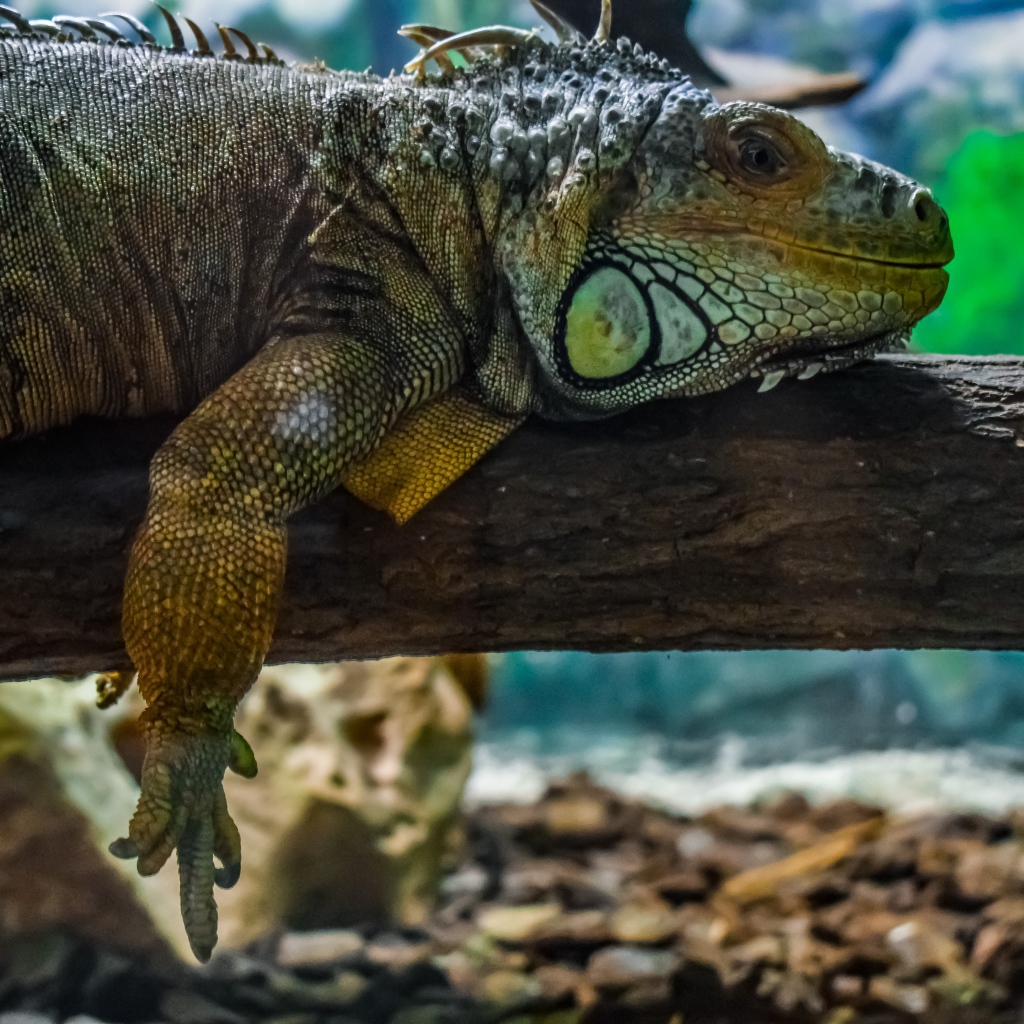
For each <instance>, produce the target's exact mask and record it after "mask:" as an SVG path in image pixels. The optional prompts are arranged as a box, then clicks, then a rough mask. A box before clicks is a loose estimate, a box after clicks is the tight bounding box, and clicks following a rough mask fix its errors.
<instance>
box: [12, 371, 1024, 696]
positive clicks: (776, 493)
mask: <svg viewBox="0 0 1024 1024" xmlns="http://www.w3.org/2000/svg"><path fill="white" fill-rule="evenodd" d="M172 425H173V424H172V423H171V421H169V420H163V421H123V422H120V423H109V422H100V421H90V422H84V421H83V422H80V423H78V424H75V425H73V426H71V427H69V428H66V429H62V430H59V431H53V432H51V433H50V434H48V435H45V436H43V437H39V438H33V439H29V440H26V441H21V442H15V443H9V444H5V445H3V446H2V448H0V566H2V577H0V578H2V581H3V585H2V589H0V678H18V677H22V678H24V677H28V676H40V675H46V674H81V673H85V672H88V671H96V670H101V669H109V668H116V667H121V666H124V665H125V664H126V655H125V652H124V648H123V645H122V642H121V638H120V611H119V602H120V596H121V584H122V578H123V574H124V569H125V565H126V561H127V555H128V549H129V546H130V543H131V538H132V535H133V532H134V529H135V527H136V525H137V523H138V522H139V520H140V518H141V516H142V513H143V509H144V507H145V500H146V488H147V479H146V468H147V463H148V460H149V458H150V457H151V456H152V454H153V452H154V451H155V449H156V448H157V446H158V445H159V443H160V442H161V441H162V440H163V438H164V437H165V436H166V435H167V433H168V432H169V430H170V429H171V427H172ZM1022 446H1024V362H1022V361H1020V360H1017V359H1011V358H1004V357H997V358H990V359H967V358H959V359H943V358H938V357H899V358H897V357H883V358H881V359H878V360H876V361H875V362H873V363H870V364H867V365H864V366H861V367H858V368H857V369H854V370H850V371H846V372H842V373H837V374H834V375H831V376H824V375H823V376H819V377H817V378H814V379H813V380H811V381H806V382H796V381H789V380H787V381H783V382H782V383H781V384H780V385H779V387H777V388H776V389H775V390H774V391H772V392H770V393H769V394H766V395H759V394H756V393H755V385H754V383H749V384H744V385H741V386H739V387H736V388H733V389H731V390H730V391H728V392H725V393H722V394H719V395H714V396H709V397H707V398H701V399H693V400H682V401H673V402H661V403H655V404H652V405H650V406H647V407H645V408H642V409H638V410H636V411H635V412H633V413H631V414H629V415H626V416H623V417H618V418H616V419H613V420H607V421H604V422H601V423H591V424H572V425H560V424H545V423H540V422H531V423H529V424H528V425H527V426H525V427H524V428H522V429H521V430H520V431H518V432H517V433H516V434H515V435H514V436H513V437H512V438H510V439H509V440H508V441H506V442H505V443H504V444H503V445H502V446H501V447H500V448H499V449H497V450H496V451H495V452H493V453H492V454H491V455H490V456H488V457H487V458H486V459H485V460H484V461H483V462H482V463H481V464H480V465H478V466H477V467H475V468H474V469H473V470H472V471H471V472H470V473H469V474H467V476H466V477H464V478H463V479H462V480H460V481H459V482H458V483H457V484H455V485H454V486H453V487H451V488H450V489H449V490H448V491H447V492H445V493H444V494H443V495H441V496H440V497H439V498H438V499H436V500H435V501H434V503H433V504H432V505H430V506H429V507H428V508H427V509H425V510H424V511H423V512H421V513H420V514H419V515H418V516H417V517H416V518H414V519H413V520H412V522H411V523H409V524H408V525H407V526H405V527H401V528H399V527H395V526H394V525H392V524H391V523H390V521H389V520H387V519H386V518H385V517H384V516H383V515H381V514H380V513H377V512H374V511H372V510H370V509H368V508H366V507H365V506H362V505H361V504H360V503H359V502H357V501H356V500H355V499H354V498H352V497H351V496H350V495H348V494H345V493H343V492H338V493H335V494H333V495H332V496H330V497H329V498H328V499H326V500H325V501H323V502H321V503H320V504H318V505H316V506H314V507H312V508H310V509H307V510H306V511H304V512H303V513H301V514H300V515H298V516H296V517H295V519H294V520H293V522H292V527H291V550H290V555H289V569H288V583H287V588H286V596H285V602H284V608H283V610H282V614H281V617H280V620H279V623H278V630H277V635H276V639H275V641H274V645H273V648H272V651H271V657H270V660H271V661H274V662H283V661H307V662H308V661H328V660H337V659H342V658H362V657H377V656H382V655H388V654H399V653H402V654H428V653H439V652H454V651H476V650H490V651H500V650H509V649H515V648H533V649H572V648H576V649H585V650H591V651H621V650H641V649H644V650H651V649H682V650H687V649H698V648H704V649H707V648H724V649H737V648H772V647H792V648H819V647H832V648H850V647H864V648H868V647H962V648H1016V647H1021V646H1024V643H1022V639H1021V637H1022V626H1024V524H1022V519H1021V510H1022V507H1024V452H1022V451H1021V450H1020V448H1021V447H1022Z"/></svg>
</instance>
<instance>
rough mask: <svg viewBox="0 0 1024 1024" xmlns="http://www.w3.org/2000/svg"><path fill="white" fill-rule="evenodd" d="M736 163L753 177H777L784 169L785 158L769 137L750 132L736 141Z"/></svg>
mask: <svg viewBox="0 0 1024 1024" xmlns="http://www.w3.org/2000/svg"><path fill="white" fill-rule="evenodd" d="M736 148H737V150H738V153H737V163H738V164H739V166H740V167H741V168H742V169H743V170H744V171H746V172H747V173H748V174H750V175H753V176H754V177H762V178H775V177H779V176H780V175H781V173H782V172H784V171H785V169H786V158H785V157H784V156H783V155H782V154H781V153H780V152H779V150H778V148H777V147H776V146H775V144H774V143H772V142H771V140H770V139H767V138H765V137H764V136H763V135H761V134H760V133H757V132H752V133H750V134H749V135H747V136H746V137H745V138H742V139H740V140H738V143H737V147H736Z"/></svg>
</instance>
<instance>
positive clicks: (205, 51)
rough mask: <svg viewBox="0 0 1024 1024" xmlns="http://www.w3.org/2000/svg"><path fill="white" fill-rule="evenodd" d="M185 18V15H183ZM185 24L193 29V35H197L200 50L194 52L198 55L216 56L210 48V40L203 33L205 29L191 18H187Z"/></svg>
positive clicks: (197, 44)
mask: <svg viewBox="0 0 1024 1024" xmlns="http://www.w3.org/2000/svg"><path fill="white" fill-rule="evenodd" d="M182 17H183V18H185V15H184V14H183V15H182ZM185 24H186V25H188V27H189V28H190V29H191V30H192V35H194V36H195V37H196V46H198V47H199V49H198V50H194V51H193V52H194V53H195V55H196V56H197V57H214V56H216V54H215V53H214V52H213V50H211V49H210V42H209V40H208V39H207V38H206V36H205V35H204V33H203V30H202V29H201V28H200V27H199V26H198V25H197V24H196V23H195V22H194V21H193V20H192V19H191V18H185Z"/></svg>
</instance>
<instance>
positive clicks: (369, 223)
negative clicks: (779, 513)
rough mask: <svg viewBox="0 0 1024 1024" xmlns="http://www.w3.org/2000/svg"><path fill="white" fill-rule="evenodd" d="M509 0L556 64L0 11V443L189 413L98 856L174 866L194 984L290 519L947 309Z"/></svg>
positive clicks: (138, 606) (507, 47)
mask: <svg viewBox="0 0 1024 1024" xmlns="http://www.w3.org/2000/svg"><path fill="white" fill-rule="evenodd" d="M535 6H537V8H538V10H539V11H540V12H541V13H542V14H543V15H544V16H545V17H546V18H548V20H550V21H551V22H553V23H554V24H555V26H556V28H557V30H558V31H559V33H560V35H561V37H562V41H561V42H560V43H559V44H557V45H549V44H545V43H543V42H541V41H540V40H539V39H538V38H536V36H535V35H532V34H525V33H517V32H514V31H513V30H510V29H500V28H492V29H486V30H478V31H477V32H473V33H468V34H464V35H462V36H456V37H454V38H446V36H448V34H447V33H443V32H441V31H440V30H436V29H430V28H428V27H424V26H417V27H413V28H411V29H410V30H409V32H408V34H410V35H412V36H413V37H414V38H416V39H418V40H419V41H421V42H422V43H423V44H424V45H425V46H427V47H428V49H427V50H426V52H425V53H424V54H421V57H420V59H419V60H418V61H417V62H414V63H415V64H416V68H415V69H414V70H415V71H416V74H414V75H405V76H400V77H393V78H389V79H380V78H376V77H373V76H371V75H354V74H340V73H334V72H329V71H325V70H322V69H319V68H314V67H302V66H295V67H285V66H282V65H281V64H280V62H278V61H276V59H275V58H274V57H273V54H272V53H270V52H269V51H265V50H264V51H263V53H262V54H261V53H260V51H258V50H257V49H256V47H254V46H253V45H252V44H251V43H249V41H248V40H247V39H246V38H245V37H244V36H243V35H242V34H241V33H235V36H236V38H237V39H239V40H240V41H241V43H242V44H244V45H245V47H246V49H247V51H248V56H247V57H241V56H240V55H239V54H238V53H236V52H234V47H233V46H232V45H231V36H230V35H229V34H228V30H221V37H222V39H223V40H224V41H225V44H226V46H227V48H228V52H226V53H225V54H224V55H222V56H220V57H216V58H214V57H213V55H212V53H211V51H210V47H209V45H208V44H207V42H206V40H205V38H204V37H203V36H202V34H201V33H199V32H197V41H198V49H197V50H195V51H192V52H189V51H188V50H186V49H185V47H184V41H183V40H182V38H181V33H180V30H179V28H178V26H177V25H176V24H175V23H173V21H171V24H172V25H173V33H174V35H173V45H172V47H170V48H161V47H158V46H156V45H155V44H154V43H153V42H152V37H150V36H148V33H146V32H145V30H144V29H143V30H142V32H143V35H142V36H141V39H140V41H138V42H130V41H129V40H128V39H126V38H125V36H124V35H122V33H121V31H120V30H119V29H118V27H117V26H116V25H114V24H113V22H112V21H110V20H103V19H84V20H83V19H62V20H61V19H58V20H55V21H54V22H47V21H41V22H32V23H29V22H26V21H25V20H24V19H23V18H21V17H20V15H17V14H16V13H14V12H12V11H9V10H8V9H5V8H0V15H2V16H3V17H4V18H5V19H7V23H8V24H7V27H6V28H5V29H4V31H3V32H2V33H0V35H2V38H0V184H2V188H0V203H2V210H0V437H15V436H19V435H25V434H29V433H33V432H37V431H40V430H45V429H47V428H49V427H52V426H55V425H57V424H60V423H66V422H68V421H69V420H71V419H73V418H74V417H76V416H78V415H80V414H84V413H93V414H101V415H108V416H139V415H145V414H148V413H155V412H159V411H172V412H178V413H188V416H187V417H186V418H185V419H184V420H183V422H182V423H181V425H180V426H179V427H178V428H177V429H176V430H175V431H174V433H173V434H172V436H171V437H170V439H169V440H168V441H167V443H166V444H165V445H164V446H163V447H162V448H161V449H160V451H159V452H158V453H157V455H156V457H155V458H154V461H153V465H152V474H151V495H150V502H149V507H148V510H147V513H146V518H145V521H144V523H143V524H142V527H141V529H140V531H139V534H138V536H137V538H136V540H135V544H134V547H133V550H132V554H131V561H130V566H129V570H128V578H127V586H126V594H125V604H124V633H125V640H126V642H127V646H128V650H129V653H130V654H131V657H132V660H133V662H134V664H135V666H136V668H137V669H138V673H139V686H140V688H141V691H142V694H143V696H144V697H145V698H146V701H147V702H148V708H147V710H146V712H145V714H144V718H143V724H144V730H145V736H146V743H147V753H146V760H145V766H144V770H143V783H142V794H141V797H140V800H139V806H138V810H137V812H136V814H135V816H134V818H133V819H132V822H131V825H130V830H129V838H127V839H124V840H120V841H118V843H116V844H115V845H114V852H116V853H118V854H119V855H121V856H132V857H134V856H137V857H138V868H139V871H140V872H142V873H143V874H148V873H152V872H155V871H156V870H158V869H159V868H160V867H161V865H162V864H163V863H164V861H165V860H166V859H167V857H168V856H169V854H170V853H171V851H172V850H174V849H175V848H176V849H177V853H178V863H179V870H180V874H181V891H182V912H183V915H184V919H185V923H186V926H187V928H188V932H189V937H190V940H191V943H192V947H193V950H194V951H195V953H196V955H197V956H198V957H199V958H200V959H206V958H207V957H208V956H209V955H210V952H211V950H212V948H213V945H214V943H215V941H216V907H215V904H214V901H213V885H214V882H215V881H216V882H218V883H219V884H222V885H230V884H232V882H233V880H234V879H235V878H237V876H238V872H239V866H240V850H239V839H238V832H237V830H236V829H235V827H234V824H233V823H232V821H231V818H230V816H229V814H228V810H227V806H226V803H225V799H224V794H223V789H222V785H221V781H222V777H223V773H224V770H225V768H226V767H229V766H230V767H233V768H235V769H236V770H239V771H242V772H243V773H247V772H251V771H254V770H255V765H254V764H253V763H252V758H251V754H250V753H249V752H248V748H247V747H246V745H245V743H244V741H243V740H242V739H241V738H240V737H238V736H237V734H235V733H234V732H233V730H232V716H233V713H234V710H235V706H236V704H237V703H238V701H239V699H240V698H241V697H242V695H243V694H244V693H245V692H246V690H247V689H248V688H249V686H250V684H251V683H252V681H253V680H254V678H255V676H256V674H257V672H258V670H259V668H260V666H261V664H262V661H263V657H264V655H265V653H266V650H267V647H268V645H269V642H270V638H271V633H272V631H273V626H274V618H275V615H276V611H277V607H278V603H279V599H280V592H281V586H282V579H283V574H284V564H285V545H286V533H285V521H286V519H287V517H288V515H289V514H290V513H292V512H293V511H295V510H296V509H298V508H300V507H301V506H303V505H305V504H306V503H308V502H310V501H313V500H315V499H317V498H318V497H320V496H322V495H324V494H326V493H327V492H328V491H330V490H331V489H332V488H334V487H336V486H338V484H345V485H346V486H348V487H349V488H350V489H351V490H353V491H354V492H355V493H356V494H358V495H360V496H361V497H363V498H364V499H366V500H367V501H369V502H370V503H371V504H374V505H376V506H377V507H380V508H383V509H387V510H388V511H390V512H391V513H392V514H393V515H394V516H395V517H396V518H397V519H399V520H404V519H406V518H408V517H409V516H410V515H412V514H413V513H414V512H415V511H416V510H417V509H418V508H420V507H421V506H422V505H423V504H424V503H425V502H427V501H428V500H429V499H430V498H431V497H432V496H433V495H435V494H437V493H438V492H439V491H441V490H442V489H443V488H444V487H446V486H447V485H448V484H449V483H450V482H451V481H452V480H454V479H455V478H456V477H458V476H459V475H460V474H461V473H462V472H464V471H465V470H466V469H467V468H468V467H469V466H471V465H472V464H473V463H474V462H475V461H476V460H478V459H479V458H480V457H481V456H482V455H483V454H484V453H485V452H486V451H487V450H488V449H489V448H491V447H492V446H493V445H494V444H495V443H496V442H498V441H499V440H500V439H501V438H502V437H504V436H505V435H506V434H508V433H509V432H510V431H511V430H513V429H514V428H515V427H516V426H517V425H518V424H519V423H520V422H522V420H523V419H524V418H525V417H526V416H527V415H529V414H531V413H539V414H540V415H542V416H547V417H553V418H564V419H586V418H592V417H600V416H606V415H609V414H612V413H615V412H617V411H619V410H622V409H625V408H628V407H630V406H633V405H636V404H638V403H640V402H645V401H648V400H651V399H655V398H663V397H668V396H680V395H694V394H700V393H704V392H708V391H714V390H717V389H720V388H724V387H726V386H728V385H730V384H733V383H736V382H739V381H743V380H745V379H747V378H751V377H757V378H760V379H761V381H762V388H764V387H772V386H774V385H775V384H776V383H777V382H778V381H779V380H780V379H781V378H782V377H783V376H787V375H794V376H796V375H798V376H800V377H806V376H808V375H810V374H812V373H814V372H817V370H819V369H823V368H824V369H831V368H835V367H840V366H845V365H848V364H849V363H851V362H854V361H856V360H858V359H862V358H865V357H867V356H869V355H871V354H872V353H874V352H876V351H879V350H881V349H886V348H891V347H893V346H896V345H898V344H899V343H900V342H901V341H902V340H903V339H904V338H905V337H906V334H907V331H908V330H909V328H910V327H911V326H912V324H913V323H915V322H916V321H917V320H919V319H920V318H921V317H922V316H924V315H925V314H926V313H927V312H929V311H930V310H931V309H933V308H934V307H935V306H936V305H937V304H938V303H939V301H940V300H941V297H942V294H943V292H944V289H945V286H946V280H947V277H946V273H945V271H944V270H943V269H942V267H943V265H944V264H945V263H947V262H948V261H949V260H950V258H951V257H952V247H951V242H950V235H949V228H948V223H947V220H946V217H945V214H944V213H943V212H942V211H941V210H940V209H939V207H938V206H937V205H936V203H935V202H934V200H933V199H932V197H931V195H930V193H929V192H928V191H927V190H926V189H923V188H921V187H919V186H918V185H916V184H915V183H914V182H911V181H909V180H907V179H905V178H903V177H901V176H900V175H898V174H897V173H895V172H894V171H891V170H888V169H887V168H884V167H881V166H879V165H877V164H874V163H872V162H870V161H868V160H864V159H862V158H860V157H856V156H851V155H848V154H844V153H839V152H835V151H833V150H830V149H828V148H826V147H825V145H824V144H823V143H822V142H821V141H820V140H819V139H818V137H817V136H816V135H815V134H814V133H813V132H812V131H810V130H809V129H808V128H807V127H805V126H804V125H803V124H802V123H801V122H799V121H797V120H796V119H795V118H793V117H792V116H790V115H788V114H784V113H782V112H780V111H777V110H773V109H771V108H767V107H762V106H758V105H754V104H742V103H733V104H728V105H726V106H717V105H715V104H714V103H713V102H712V99H711V97H710V95H709V94H708V93H706V92H703V91H700V90H698V89H695V88H694V87H693V86H692V85H691V84H690V82H689V81H688V79H686V78H685V77H684V76H682V75H681V74H680V73H679V72H678V71H676V70H674V69H672V68H671V67H669V66H667V65H666V64H664V63H663V62H660V61H659V60H657V59H656V58H655V57H653V56H646V55H644V54H642V53H640V52H639V51H637V50H635V49H634V48H633V47H631V46H630V45H629V44H628V43H627V42H626V41H625V40H620V41H618V42H617V43H615V42H612V41H610V40H609V39H608V29H609V19H608V17H607V14H608V13H609V7H608V6H607V5H606V16H605V17H604V18H603V19H602V29H601V31H600V32H599V34H598V37H597V38H596V39H594V40H591V41H583V40H581V39H579V38H578V37H576V36H575V35H574V34H573V33H572V32H571V31H570V30H569V29H568V28H567V27H566V26H564V25H561V24H560V23H558V22H557V19H556V18H554V16H552V15H551V14H550V12H548V11H547V10H546V9H545V8H543V6H542V5H540V4H539V3H538V4H535ZM108 17H115V16H108ZM126 20H128V21H129V24H131V19H126ZM169 20H170V19H169ZM136 27H137V28H141V26H138V25H136ZM193 28H194V27H193ZM126 31H127V30H126ZM452 51H461V52H463V53H464V54H465V55H466V56H467V57H468V58H469V60H468V66H467V67H465V68H460V69H456V68H454V67H453V64H452V62H451V60H450V58H449V57H448V54H449V53H450V52H452ZM429 58H435V59H436V60H437V62H438V64H439V66H440V68H441V73H440V74H438V75H435V76H431V77H427V76H426V75H424V74H423V73H422V68H423V67H424V66H425V63H426V59H429ZM215 856H216V858H217V859H218V860H219V861H220V863H221V867H220V868H215V864H214V857H215Z"/></svg>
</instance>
